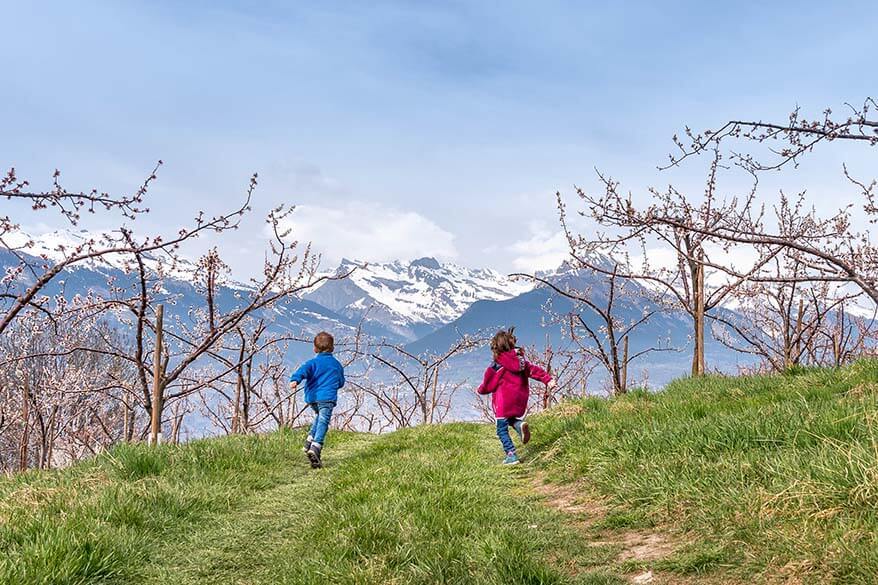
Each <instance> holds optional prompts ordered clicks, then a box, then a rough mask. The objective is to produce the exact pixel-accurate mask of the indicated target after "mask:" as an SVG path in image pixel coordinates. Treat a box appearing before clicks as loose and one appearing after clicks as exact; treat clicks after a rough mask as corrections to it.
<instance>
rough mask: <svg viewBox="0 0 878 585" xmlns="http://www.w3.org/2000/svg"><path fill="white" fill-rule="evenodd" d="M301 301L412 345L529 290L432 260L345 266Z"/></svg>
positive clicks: (528, 286) (487, 271)
mask: <svg viewBox="0 0 878 585" xmlns="http://www.w3.org/2000/svg"><path fill="white" fill-rule="evenodd" d="M351 270H353V273H352V274H351V275H350V277H348V278H347V279H344V280H333V281H328V282H327V283H326V284H324V285H323V286H321V287H320V288H318V289H317V290H315V291H313V292H311V293H309V294H308V295H306V297H305V298H307V299H309V300H312V301H314V302H317V303H319V304H321V305H323V306H325V307H327V308H329V309H332V310H333V311H336V312H337V313H340V314H342V315H345V316H347V317H349V318H351V319H365V320H366V321H372V322H379V323H381V324H382V325H383V326H384V327H386V328H388V329H390V330H392V331H394V332H395V333H397V334H399V335H400V336H402V337H403V338H406V339H408V340H414V339H417V338H418V337H421V336H422V335H424V334H426V333H429V332H431V331H433V330H435V329H436V328H438V327H440V326H442V325H445V324H446V323H450V322H451V321H454V320H455V319H457V318H458V317H460V316H461V315H463V313H464V312H465V311H466V310H467V309H468V308H469V307H470V306H471V305H472V304H473V303H475V302H476V301H482V300H492V301H501V300H506V299H511V298H513V297H516V296H518V295H520V294H522V293H525V292H527V291H529V290H531V289H532V288H533V285H532V284H531V283H530V282H524V281H516V280H513V279H510V278H509V277H507V276H504V275H502V274H500V273H499V272H497V271H495V270H490V269H470V268H465V267H462V266H458V265H456V264H451V263H440V262H439V261H437V260H436V259H434V258H419V259H417V260H412V261H411V262H400V261H395V262H388V263H384V264H365V263H360V262H355V261H352V260H343V261H342V263H341V265H340V266H339V267H338V269H337V270H336V273H337V274H339V273H340V274H345V273H348V272H350V271H351Z"/></svg>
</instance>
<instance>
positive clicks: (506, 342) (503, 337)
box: [491, 327, 517, 360]
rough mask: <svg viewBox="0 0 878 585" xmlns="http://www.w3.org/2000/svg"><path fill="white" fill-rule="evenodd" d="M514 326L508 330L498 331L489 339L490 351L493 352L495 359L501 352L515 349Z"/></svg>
mask: <svg viewBox="0 0 878 585" xmlns="http://www.w3.org/2000/svg"><path fill="white" fill-rule="evenodd" d="M514 331H515V327H511V328H510V329H509V330H508V331H498V332H497V334H496V335H494V338H493V339H492V340H491V351H492V352H493V353H494V359H495V360H496V359H497V358H498V357H499V356H500V354H501V353H504V352H507V351H510V350H513V349H515V344H516V341H517V340H516V339H515V335H514V333H513V332H514Z"/></svg>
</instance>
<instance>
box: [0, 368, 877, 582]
mask: <svg viewBox="0 0 878 585" xmlns="http://www.w3.org/2000/svg"><path fill="white" fill-rule="evenodd" d="M876 415H878V364H876V363H874V362H861V363H858V364H855V365H854V366H851V367H849V368H844V369H841V370H833V371H829V370H824V371H801V372H796V373H792V374H789V375H786V376H776V377H752V378H720V377H710V378H705V379H702V380H681V381H678V382H675V383H674V384H672V385H671V386H670V387H669V388H668V389H667V390H666V391H664V392H662V393H659V394H654V395H650V394H646V393H634V394H632V395H629V396H626V397H624V398H620V399H616V400H609V401H608V400H601V399H589V400H584V401H581V402H571V403H567V404H564V405H562V406H560V407H558V408H556V409H555V410H553V411H550V412H548V413H545V414H543V415H540V416H536V417H533V419H532V428H533V430H534V440H533V442H532V443H531V444H530V445H529V446H528V447H526V448H525V449H524V450H523V451H522V453H523V455H524V459H525V464H524V465H521V466H518V467H517V468H504V467H502V466H500V465H498V461H499V458H500V449H499V447H498V445H497V444H496V443H497V442H496V439H495V438H494V436H493V430H492V428H491V427H490V426H486V425H476V424H451V425H444V426H433V427H422V428H416V429H409V430H405V431H400V432H397V433H393V434H389V435H384V436H379V437H375V436H367V435H358V434H346V433H334V434H333V435H332V436H331V439H330V444H329V446H328V447H327V450H326V460H327V467H326V468H325V469H323V470H318V471H312V470H310V469H308V468H307V466H306V462H305V459H304V457H303V456H302V454H301V452H300V450H299V446H300V441H301V438H302V436H301V435H302V433H300V432H280V433H275V434H272V435H268V436H260V437H230V438H222V439H212V440H204V441H197V442H193V443H190V444H187V445H183V446H179V447H173V446H163V447H161V448H159V449H149V448H147V447H146V446H143V445H125V446H121V447H119V448H117V449H115V450H114V451H112V452H111V453H107V454H105V455H102V456H100V457H98V458H96V459H95V460H93V461H90V462H87V463H85V464H81V465H78V466H75V467H73V468H70V469H66V470H62V471H58V472H50V473H39V472H32V473H27V474H24V475H20V476H17V477H14V478H8V479H2V480H0V551H2V552H3V554H2V555H0V582H2V583H27V584H38V583H46V584H48V583H129V582H130V583H212V584H218V583H242V584H243V583H247V584H256V583H303V584H306V583H307V584H312V583H376V584H377V583H399V584H403V583H406V584H407V583H423V584H428V583H489V584H490V583H497V584H499V583H541V584H549V583H625V582H628V581H630V580H637V579H639V580H640V582H653V583H730V582H731V583H734V582H745V581H747V582H768V583H823V582H830V583H831V582H835V583H873V582H874V576H875V575H878V442H876V429H875V419H876ZM646 571H651V573H647V572H646ZM650 577H651V578H652V580H651V581H650Z"/></svg>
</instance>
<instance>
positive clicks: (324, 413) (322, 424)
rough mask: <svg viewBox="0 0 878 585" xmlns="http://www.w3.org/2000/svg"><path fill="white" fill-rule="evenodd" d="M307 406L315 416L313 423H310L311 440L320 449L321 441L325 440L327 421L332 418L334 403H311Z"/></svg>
mask: <svg viewBox="0 0 878 585" xmlns="http://www.w3.org/2000/svg"><path fill="white" fill-rule="evenodd" d="M308 406H310V407H311V410H313V411H314V414H315V415H316V416H315V417H314V422H313V423H311V433H310V435H311V440H312V441H313V442H315V443H317V444H319V445H320V446H321V447H322V446H323V439H324V438H326V431H328V430H329V420H330V419H331V418H332V409H333V408H335V402H311V403H310V404H309V405H308Z"/></svg>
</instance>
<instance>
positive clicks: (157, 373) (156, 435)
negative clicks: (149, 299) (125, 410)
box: [149, 305, 165, 445]
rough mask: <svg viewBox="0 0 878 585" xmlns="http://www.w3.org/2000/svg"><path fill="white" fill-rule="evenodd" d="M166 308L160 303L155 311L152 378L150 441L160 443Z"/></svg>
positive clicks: (155, 443)
mask: <svg viewBox="0 0 878 585" xmlns="http://www.w3.org/2000/svg"><path fill="white" fill-rule="evenodd" d="M164 315H165V308H164V306H163V305H159V306H158V307H157V308H156V312H155V358H154V362H153V378H152V432H151V433H150V438H149V443H150V444H151V445H158V444H159V443H160V442H161V440H162V398H163V397H162V394H163V393H164V392H163V390H164V389H163V388H162V321H163V319H164Z"/></svg>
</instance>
